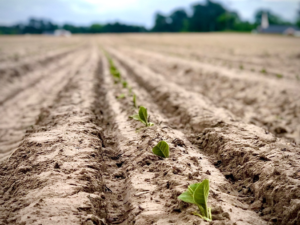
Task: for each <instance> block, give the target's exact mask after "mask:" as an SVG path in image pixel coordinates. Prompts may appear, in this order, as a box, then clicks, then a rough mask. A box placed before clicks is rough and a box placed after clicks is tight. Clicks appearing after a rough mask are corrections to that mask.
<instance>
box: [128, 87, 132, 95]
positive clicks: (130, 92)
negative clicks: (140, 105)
mask: <svg viewBox="0 0 300 225" xmlns="http://www.w3.org/2000/svg"><path fill="white" fill-rule="evenodd" d="M127 87H128V91H129V94H130V95H131V94H132V87H129V86H127Z"/></svg>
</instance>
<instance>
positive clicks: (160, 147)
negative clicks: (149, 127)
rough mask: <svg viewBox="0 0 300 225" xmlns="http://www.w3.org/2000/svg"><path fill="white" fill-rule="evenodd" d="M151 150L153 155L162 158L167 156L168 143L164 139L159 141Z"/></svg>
mask: <svg viewBox="0 0 300 225" xmlns="http://www.w3.org/2000/svg"><path fill="white" fill-rule="evenodd" d="M152 152H153V153H154V154H155V155H158V156H161V157H163V158H168V157H169V145H168V143H167V142H165V141H160V142H159V143H158V144H157V145H156V146H155V147H154V148H153V149H152Z"/></svg>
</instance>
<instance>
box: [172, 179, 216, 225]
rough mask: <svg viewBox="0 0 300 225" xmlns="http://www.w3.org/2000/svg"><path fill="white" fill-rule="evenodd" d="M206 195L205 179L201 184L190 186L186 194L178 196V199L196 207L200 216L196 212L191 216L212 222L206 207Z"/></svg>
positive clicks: (207, 188)
mask: <svg viewBox="0 0 300 225" xmlns="http://www.w3.org/2000/svg"><path fill="white" fill-rule="evenodd" d="M208 194H209V181H208V180H207V179H205V180H204V181H202V182H201V183H195V184H191V185H190V186H189V187H188V190H187V191H186V192H183V193H182V194H181V195H179V196H178V199H180V200H182V201H184V202H188V203H192V204H195V205H197V206H198V208H199V211H200V214H199V213H198V212H193V214H194V215H195V216H199V217H201V218H202V219H204V220H206V221H212V217H211V208H209V207H208V206H207V199H208Z"/></svg>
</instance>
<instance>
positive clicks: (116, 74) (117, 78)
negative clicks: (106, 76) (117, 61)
mask: <svg viewBox="0 0 300 225" xmlns="http://www.w3.org/2000/svg"><path fill="white" fill-rule="evenodd" d="M106 57H107V58H108V61H109V66H110V68H109V69H110V74H111V75H112V76H113V77H114V78H115V81H116V83H119V82H120V81H121V74H120V72H119V70H118V69H117V68H116V67H115V65H114V62H113V61H112V59H111V58H110V57H109V56H108V55H106Z"/></svg>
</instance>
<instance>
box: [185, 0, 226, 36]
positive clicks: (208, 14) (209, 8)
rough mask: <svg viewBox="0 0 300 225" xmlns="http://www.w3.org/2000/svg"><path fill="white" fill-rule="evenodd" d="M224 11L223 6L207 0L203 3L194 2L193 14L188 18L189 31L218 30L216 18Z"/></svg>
mask: <svg viewBox="0 0 300 225" xmlns="http://www.w3.org/2000/svg"><path fill="white" fill-rule="evenodd" d="M224 13H226V10H225V9H224V7H223V6H222V5H221V4H219V3H215V2H212V1H210V0H207V1H206V2H205V4H204V5H202V4H196V5H194V6H193V15H192V16H191V18H190V20H189V25H190V26H189V30H190V31H205V32H207V31H218V30H220V27H218V21H217V20H218V18H219V17H220V16H221V15H222V14H224Z"/></svg>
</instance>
